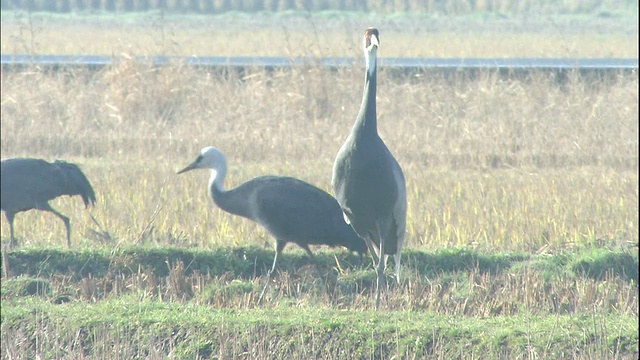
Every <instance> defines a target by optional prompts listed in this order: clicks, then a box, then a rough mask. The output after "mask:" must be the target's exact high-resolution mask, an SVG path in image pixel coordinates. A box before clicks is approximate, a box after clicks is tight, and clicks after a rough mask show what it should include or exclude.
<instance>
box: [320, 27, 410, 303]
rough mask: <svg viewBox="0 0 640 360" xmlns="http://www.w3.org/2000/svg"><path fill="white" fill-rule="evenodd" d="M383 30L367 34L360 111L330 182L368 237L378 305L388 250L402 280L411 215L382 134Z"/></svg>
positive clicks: (348, 214)
mask: <svg viewBox="0 0 640 360" xmlns="http://www.w3.org/2000/svg"><path fill="white" fill-rule="evenodd" d="M379 47H380V36H379V32H378V30H377V29H375V28H368V29H367V30H366V31H365V33H364V52H365V60H366V73H365V81H364V93H363V96H362V104H361V105H360V111H359V112H358V115H357V117H356V120H355V124H354V125H353V128H352V129H351V133H350V134H349V136H348V137H347V139H346V141H345V142H344V144H343V145H342V147H341V148H340V151H339V152H338V154H337V156H336V159H335V162H334V164H333V178H332V186H333V190H334V192H335V196H336V199H337V200H338V203H340V207H341V208H342V211H343V212H344V218H345V220H346V221H347V222H348V223H349V224H351V226H352V227H353V229H354V230H355V231H356V233H358V235H360V236H361V237H362V238H363V239H365V241H366V243H367V246H368V248H369V252H370V253H371V256H372V258H373V263H374V266H375V267H376V272H377V284H376V288H377V289H376V292H377V294H376V308H378V307H379V305H380V291H381V288H382V287H384V288H385V289H386V279H385V277H384V270H385V267H386V260H387V256H388V255H393V256H394V258H395V264H396V271H395V275H396V280H397V281H400V256H401V251H402V246H403V244H404V236H405V229H406V217H407V191H406V184H405V179H404V174H403V173H402V169H401V168H400V165H399V164H398V162H397V161H396V159H395V158H394V157H393V155H392V154H391V151H389V149H388V148H387V146H386V145H385V143H384V142H383V141H382V139H381V138H380V136H379V135H378V129H377V119H376V117H377V115H376V82H377V53H378V48H379Z"/></svg>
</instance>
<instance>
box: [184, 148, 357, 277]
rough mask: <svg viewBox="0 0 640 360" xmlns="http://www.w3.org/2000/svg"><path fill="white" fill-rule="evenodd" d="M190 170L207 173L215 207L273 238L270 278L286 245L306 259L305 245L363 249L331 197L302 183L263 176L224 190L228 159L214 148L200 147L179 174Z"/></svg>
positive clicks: (289, 179)
mask: <svg viewBox="0 0 640 360" xmlns="http://www.w3.org/2000/svg"><path fill="white" fill-rule="evenodd" d="M193 169H210V170H211V178H210V180H209V191H210V193H211V197H212V198H213V202H214V203H215V204H216V205H217V206H218V207H220V208H221V209H222V210H224V211H226V212H228V213H231V214H234V215H239V216H242V217H244V218H247V219H250V220H253V221H255V222H256V223H258V224H259V225H261V226H262V227H263V228H264V229H265V230H267V232H269V233H270V234H271V235H272V236H273V237H274V238H275V239H276V254H275V257H274V258H273V265H272V266H271V270H270V271H269V274H273V271H274V269H275V267H276V262H277V261H278V255H280V253H281V252H282V250H283V249H284V247H285V245H286V244H287V243H289V242H292V243H295V244H297V245H298V246H300V247H301V248H303V249H304V250H305V251H306V252H307V254H309V257H311V258H313V253H312V252H311V250H310V249H309V245H310V244H312V245H329V246H344V247H346V248H347V249H349V250H351V251H356V252H358V253H359V254H360V255H362V254H364V253H366V251H367V246H366V244H365V243H364V241H363V240H362V239H361V238H360V237H359V236H358V235H357V234H356V233H355V232H354V231H353V229H351V227H350V226H349V225H347V224H346V223H345V222H344V220H343V218H342V212H341V210H340V206H339V205H338V202H337V201H336V199H335V198H334V197H333V196H331V195H329V194H328V193H327V192H325V191H323V190H321V189H319V188H317V187H315V186H313V185H311V184H309V183H307V182H304V181H302V180H298V179H296V178H292V177H286V176H273V175H266V176H259V177H256V178H253V179H251V180H249V181H247V182H245V183H243V184H241V185H239V186H237V187H235V188H233V189H231V190H225V189H224V180H225V176H226V174H227V160H226V158H225V156H224V154H223V153H222V152H221V151H220V150H219V149H217V148H215V147H213V146H208V147H205V148H204V149H202V151H201V152H200V155H199V156H198V157H197V158H196V160H195V161H194V162H192V163H191V164H189V165H188V166H187V167H185V168H184V169H182V170H180V171H178V174H182V173H184V172H186V171H189V170H193Z"/></svg>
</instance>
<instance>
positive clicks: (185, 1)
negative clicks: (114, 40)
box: [0, 0, 628, 14]
mask: <svg viewBox="0 0 640 360" xmlns="http://www.w3.org/2000/svg"><path fill="white" fill-rule="evenodd" d="M0 4H1V9H2V10H25V11H34V12H41V11H48V12H58V13H65V12H72V11H107V12H134V11H137V12H144V11H150V10H165V11H169V12H176V13H205V14H215V13H224V12H228V11H241V12H260V11H272V12H277V11H287V10H294V11H296V10H297V11H325V10H339V11H359V12H375V13H382V14H384V13H395V12H411V13H443V14H467V13H475V12H506V13H515V14H517V13H528V12H535V13H541V12H542V13H549V12H561V13H575V12H593V11H598V9H599V8H605V9H611V8H620V7H621V6H622V7H625V6H627V5H628V1H625V0H600V1H593V0H0Z"/></svg>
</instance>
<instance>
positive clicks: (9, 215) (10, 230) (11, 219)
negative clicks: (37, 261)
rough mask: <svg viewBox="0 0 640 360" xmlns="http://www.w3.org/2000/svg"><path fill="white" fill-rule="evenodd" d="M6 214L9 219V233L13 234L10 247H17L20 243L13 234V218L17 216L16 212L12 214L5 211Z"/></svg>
mask: <svg viewBox="0 0 640 360" xmlns="http://www.w3.org/2000/svg"><path fill="white" fill-rule="evenodd" d="M4 216H5V217H6V218H7V221H8V222H9V234H10V236H11V239H10V240H9V247H15V246H16V245H18V244H17V243H16V238H15V236H14V234H13V219H14V218H15V216H16V214H10V213H8V212H5V213H4Z"/></svg>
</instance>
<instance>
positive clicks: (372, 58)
mask: <svg viewBox="0 0 640 360" xmlns="http://www.w3.org/2000/svg"><path fill="white" fill-rule="evenodd" d="M379 47H380V34H379V33H378V29H376V28H372V27H371V28H368V29H367V30H365V32H364V58H365V59H366V62H367V71H368V73H369V74H372V73H373V72H374V71H375V69H376V58H377V56H378V48H379Z"/></svg>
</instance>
